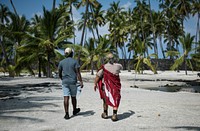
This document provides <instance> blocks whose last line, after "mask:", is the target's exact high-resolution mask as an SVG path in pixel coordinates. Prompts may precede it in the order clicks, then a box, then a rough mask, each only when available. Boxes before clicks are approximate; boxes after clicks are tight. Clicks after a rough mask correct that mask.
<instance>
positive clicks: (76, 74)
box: [58, 48, 83, 119]
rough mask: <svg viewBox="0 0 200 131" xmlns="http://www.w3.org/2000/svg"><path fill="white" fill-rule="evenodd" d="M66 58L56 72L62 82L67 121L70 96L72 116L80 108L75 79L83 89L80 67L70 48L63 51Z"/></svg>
mask: <svg viewBox="0 0 200 131" xmlns="http://www.w3.org/2000/svg"><path fill="white" fill-rule="evenodd" d="M65 56H66V58H65V59H63V60H62V61H60V62H59V65H58V70H59V77H60V79H61V80H62V90H63V96H64V109H65V116H64V118H65V119H69V118H70V117H69V99H70V96H71V99H72V105H73V115H76V114H77V113H79V112H80V108H77V107H76V106H77V100H76V94H77V86H76V83H77V79H78V80H79V81H80V85H81V88H83V81H82V77H81V73H80V65H79V63H78V61H77V60H75V59H74V58H72V57H73V51H72V49H71V48H66V49H65Z"/></svg>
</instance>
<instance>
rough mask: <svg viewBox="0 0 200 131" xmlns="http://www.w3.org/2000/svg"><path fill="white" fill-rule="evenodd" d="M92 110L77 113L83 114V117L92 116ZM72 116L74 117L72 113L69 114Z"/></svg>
mask: <svg viewBox="0 0 200 131" xmlns="http://www.w3.org/2000/svg"><path fill="white" fill-rule="evenodd" d="M94 113H95V112H94V111H93V110H89V111H85V112H82V111H81V112H80V113H78V114H77V115H78V116H83V117H88V116H92V115H94ZM73 117H75V116H74V115H73V116H71V118H73Z"/></svg>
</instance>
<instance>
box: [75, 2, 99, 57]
mask: <svg viewBox="0 0 200 131" xmlns="http://www.w3.org/2000/svg"><path fill="white" fill-rule="evenodd" d="M99 4H100V3H99V2H98V1H97V0H81V2H80V3H79V4H78V5H77V7H78V8H80V6H86V7H85V17H84V26H83V31H82V35H81V42H80V45H81V46H83V42H84V37H85V28H86V23H87V20H88V12H89V8H90V9H92V8H97V7H98V5H99ZM91 12H92V10H91ZM80 56H81V51H79V57H78V60H79V61H80Z"/></svg>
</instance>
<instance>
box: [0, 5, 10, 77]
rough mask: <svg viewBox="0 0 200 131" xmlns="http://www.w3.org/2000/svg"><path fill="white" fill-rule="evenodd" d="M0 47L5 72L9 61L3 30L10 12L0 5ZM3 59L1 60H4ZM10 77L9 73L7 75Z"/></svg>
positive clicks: (8, 20)
mask: <svg viewBox="0 0 200 131" xmlns="http://www.w3.org/2000/svg"><path fill="white" fill-rule="evenodd" d="M0 7H1V8H0V45H1V49H2V53H3V58H4V59H5V70H6V68H7V67H8V66H9V60H8V56H7V51H6V46H5V44H4V29H5V27H6V23H9V22H10V19H9V15H10V11H9V9H8V7H6V6H5V5H2V4H0ZM4 59H3V60H4ZM9 75H10V73H9Z"/></svg>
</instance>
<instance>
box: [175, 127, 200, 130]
mask: <svg viewBox="0 0 200 131" xmlns="http://www.w3.org/2000/svg"><path fill="white" fill-rule="evenodd" d="M171 128H172V129H180V130H191V131H200V127H199V126H176V127H171Z"/></svg>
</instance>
